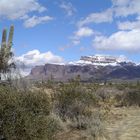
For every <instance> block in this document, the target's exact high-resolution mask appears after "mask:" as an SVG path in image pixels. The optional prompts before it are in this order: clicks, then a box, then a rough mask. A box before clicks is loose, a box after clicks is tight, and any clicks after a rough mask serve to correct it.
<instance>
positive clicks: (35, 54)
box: [16, 50, 63, 67]
mask: <svg viewBox="0 0 140 140" xmlns="http://www.w3.org/2000/svg"><path fill="white" fill-rule="evenodd" d="M16 60H17V61H19V62H21V63H23V64H24V65H25V66H27V67H32V66H36V65H44V64H46V63H58V64H59V63H62V62H63V58H62V57H60V56H57V55H54V54H53V53H52V52H50V51H48V52H45V53H41V52H40V51H39V50H32V51H29V52H27V53H26V54H23V55H21V56H19V57H16Z"/></svg>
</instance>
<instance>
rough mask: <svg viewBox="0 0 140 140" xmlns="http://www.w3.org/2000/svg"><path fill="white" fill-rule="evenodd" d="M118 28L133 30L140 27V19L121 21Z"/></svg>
mask: <svg viewBox="0 0 140 140" xmlns="http://www.w3.org/2000/svg"><path fill="white" fill-rule="evenodd" d="M118 28H119V29H120V30H132V29H140V21H133V22H131V21H126V22H119V23H118Z"/></svg>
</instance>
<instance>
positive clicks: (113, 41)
mask: <svg viewBox="0 0 140 140" xmlns="http://www.w3.org/2000/svg"><path fill="white" fill-rule="evenodd" d="M139 37H140V29H134V30H131V31H118V32H116V33H114V34H112V35H111V36H109V37H105V36H97V37H96V38H95V39H94V40H93V47H95V48H96V49H99V50H123V51H130V52H136V51H140V39H139Z"/></svg>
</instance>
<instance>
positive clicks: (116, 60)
mask: <svg viewBox="0 0 140 140" xmlns="http://www.w3.org/2000/svg"><path fill="white" fill-rule="evenodd" d="M122 62H127V59H126V57H124V56H120V57H114V56H108V55H93V56H81V58H80V60H78V61H73V62H69V63H68V64H69V65H95V66H108V65H111V66H117V65H120V63H122Z"/></svg>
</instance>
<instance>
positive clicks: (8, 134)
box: [0, 87, 59, 140]
mask: <svg viewBox="0 0 140 140" xmlns="http://www.w3.org/2000/svg"><path fill="white" fill-rule="evenodd" d="M50 112H51V104H50V101H49V98H48V96H47V94H46V93H43V92H30V91H28V92H27V91H26V92H23V91H22V92H21V91H17V90H15V89H13V88H10V87H0V137H1V138H2V137H3V138H6V140H43V139H45V140H51V139H54V135H55V134H56V133H57V131H59V122H58V121H57V120H56V119H55V118H54V117H53V116H52V115H51V114H50Z"/></svg>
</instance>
